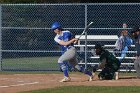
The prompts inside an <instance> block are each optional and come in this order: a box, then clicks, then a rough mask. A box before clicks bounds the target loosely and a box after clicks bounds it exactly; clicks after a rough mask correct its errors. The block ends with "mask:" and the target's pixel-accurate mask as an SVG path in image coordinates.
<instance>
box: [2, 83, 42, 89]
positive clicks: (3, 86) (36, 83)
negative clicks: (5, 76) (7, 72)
mask: <svg viewBox="0 0 140 93" xmlns="http://www.w3.org/2000/svg"><path fill="white" fill-rule="evenodd" d="M37 83H39V82H32V83H22V84H16V85H8V86H0V88H7V87H18V86H24V85H33V84H37Z"/></svg>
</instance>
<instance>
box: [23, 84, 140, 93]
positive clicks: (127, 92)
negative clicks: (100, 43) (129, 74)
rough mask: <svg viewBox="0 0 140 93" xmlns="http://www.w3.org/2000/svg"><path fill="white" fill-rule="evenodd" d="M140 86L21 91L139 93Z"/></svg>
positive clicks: (30, 92)
mask: <svg viewBox="0 0 140 93" xmlns="http://www.w3.org/2000/svg"><path fill="white" fill-rule="evenodd" d="M139 92H140V87H136V86H128V87H126V86H120V87H111V86H110V87H104V86H64V87H58V88H52V89H43V90H34V91H28V92H21V93H139Z"/></svg>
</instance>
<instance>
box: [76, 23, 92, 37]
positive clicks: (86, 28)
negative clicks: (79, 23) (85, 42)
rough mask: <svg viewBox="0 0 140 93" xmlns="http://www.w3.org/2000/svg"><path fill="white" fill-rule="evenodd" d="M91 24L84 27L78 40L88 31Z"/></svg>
mask: <svg viewBox="0 0 140 93" xmlns="http://www.w3.org/2000/svg"><path fill="white" fill-rule="evenodd" d="M92 24H93V22H90V23H89V24H88V25H87V27H85V29H84V31H83V32H82V34H81V35H80V36H79V37H78V39H80V38H81V36H82V35H84V33H85V32H86V31H87V30H88V29H89V27H90V26H91V25H92Z"/></svg>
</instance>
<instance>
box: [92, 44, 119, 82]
mask: <svg viewBox="0 0 140 93" xmlns="http://www.w3.org/2000/svg"><path fill="white" fill-rule="evenodd" d="M95 51H96V55H99V56H100V64H99V65H98V66H94V67H93V72H96V71H97V70H98V69H102V71H101V72H100V73H99V74H98V78H96V79H101V80H112V79H114V75H115V72H116V71H118V69H119V68H120V64H121V63H120V61H119V60H118V59H117V58H116V57H115V56H114V55H113V54H112V53H110V52H109V51H108V50H105V49H104V48H103V47H102V46H101V44H96V45H95Z"/></svg>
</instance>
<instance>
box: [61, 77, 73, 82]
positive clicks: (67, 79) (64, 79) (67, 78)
mask: <svg viewBox="0 0 140 93" xmlns="http://www.w3.org/2000/svg"><path fill="white" fill-rule="evenodd" d="M69 81H71V79H70V77H64V78H63V79H62V80H61V81H60V82H69Z"/></svg>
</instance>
